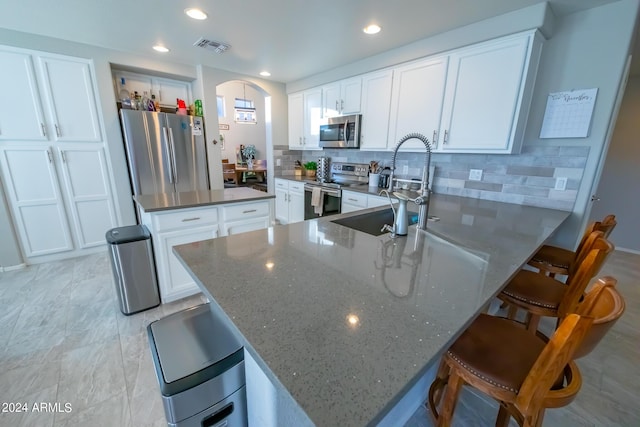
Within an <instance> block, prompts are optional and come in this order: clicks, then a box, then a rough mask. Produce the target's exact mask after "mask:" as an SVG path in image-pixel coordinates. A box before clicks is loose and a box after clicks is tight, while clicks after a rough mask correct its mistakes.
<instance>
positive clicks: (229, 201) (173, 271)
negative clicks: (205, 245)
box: [134, 187, 274, 303]
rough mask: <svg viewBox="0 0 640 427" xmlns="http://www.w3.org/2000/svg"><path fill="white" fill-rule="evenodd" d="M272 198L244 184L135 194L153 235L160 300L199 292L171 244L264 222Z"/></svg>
mask: <svg viewBox="0 0 640 427" xmlns="http://www.w3.org/2000/svg"><path fill="white" fill-rule="evenodd" d="M273 198H274V196H273V195H270V194H267V193H265V192H262V191H257V190H253V189H251V188H247V187H238V188H226V189H224V190H210V191H209V190H206V191H205V190H200V191H183V192H176V193H160V194H151V195H138V196H134V200H135V201H136V203H137V204H138V207H139V208H140V222H141V223H142V224H144V225H146V226H147V228H148V229H149V230H150V232H151V235H152V244H153V252H154V258H155V262H156V270H157V275H158V285H159V289H160V298H161V300H162V302H163V303H167V302H171V301H175V300H177V299H180V298H184V297H187V296H189V295H193V294H195V293H198V292H200V288H199V287H198V285H196V283H195V282H194V281H193V279H192V278H191V276H190V275H189V273H187V271H186V270H185V269H184V267H183V266H182V264H181V263H180V262H179V261H178V259H177V258H176V256H175V255H174V253H173V247H174V246H175V245H180V244H184V243H192V242H197V241H200V240H206V239H213V238H217V237H220V236H229V235H232V234H236V233H243V232H246V231H252V230H259V229H262V228H267V227H268V226H269V225H270V224H271V218H272V214H271V210H272V209H271V202H270V200H269V199H273Z"/></svg>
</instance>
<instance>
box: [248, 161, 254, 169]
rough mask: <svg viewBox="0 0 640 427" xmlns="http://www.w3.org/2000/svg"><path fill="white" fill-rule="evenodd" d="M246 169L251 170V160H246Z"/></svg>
mask: <svg viewBox="0 0 640 427" xmlns="http://www.w3.org/2000/svg"><path fill="white" fill-rule="evenodd" d="M247 169H253V159H247Z"/></svg>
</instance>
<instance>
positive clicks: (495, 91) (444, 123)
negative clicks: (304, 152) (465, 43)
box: [289, 30, 543, 154]
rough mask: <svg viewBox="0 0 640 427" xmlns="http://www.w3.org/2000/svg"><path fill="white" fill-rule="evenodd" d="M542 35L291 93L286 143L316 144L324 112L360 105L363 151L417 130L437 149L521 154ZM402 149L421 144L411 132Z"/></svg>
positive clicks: (334, 113)
mask: <svg viewBox="0 0 640 427" xmlns="http://www.w3.org/2000/svg"><path fill="white" fill-rule="evenodd" d="M542 41H543V39H542V36H541V35H540V34H539V33H538V32H537V31H535V30H532V31H526V32H522V33H519V34H514V35H511V36H506V37H501V38H499V39H495V40H491V41H488V42H483V43H478V44H475V45H472V46H469V47H465V48H461V49H456V50H452V51H450V52H447V53H445V54H440V55H438V56H433V57H427V58H423V59H418V60H415V61H411V62H408V63H404V64H400V65H398V66H395V67H390V68H388V69H385V70H380V71H377V72H372V73H369V74H364V75H361V76H357V77H354V78H350V79H345V80H341V81H338V82H335V83H331V84H327V85H324V86H322V87H321V88H313V89H310V90H308V91H305V92H301V93H297V94H292V95H290V96H289V129H290V132H289V138H290V141H289V145H290V147H291V148H297V149H304V148H314V147H315V148H317V146H318V138H317V131H318V127H319V123H320V122H321V119H322V118H326V117H331V116H337V115H344V114H353V113H358V112H361V113H362V125H361V126H362V130H361V141H360V148H361V149H363V150H393V149H394V148H395V146H396V144H397V143H398V141H400V139H402V138H403V137H404V136H406V135H408V134H411V133H420V134H422V135H424V136H425V137H427V139H428V140H429V141H430V142H431V148H432V150H433V151H435V152H442V153H494V154H510V153H519V152H520V148H521V145H522V137H523V135H524V130H525V126H526V124H527V117H528V115H529V106H530V104H531V96H532V93H533V88H534V83H535V78H536V73H537V69H538V62H539V59H540V52H541V50H542ZM318 90H321V91H322V95H321V98H322V102H321V103H322V108H321V110H322V112H321V114H320V115H318V114H317V112H316V108H315V107H316V106H317V103H318V92H317V91H318ZM309 93H313V94H314V96H313V97H311V98H308V96H307V94H309ZM310 100H311V102H310ZM311 111H313V113H311ZM300 115H303V116H304V117H303V120H300V117H299V116H300ZM292 121H293V122H292ZM301 123H302V124H301ZM301 126H302V128H300V127H301ZM292 130H294V132H292ZM312 132H315V134H312ZM401 150H402V151H424V144H423V143H422V142H420V141H418V140H417V139H411V140H409V141H407V142H406V143H405V144H403V145H402V147H401Z"/></svg>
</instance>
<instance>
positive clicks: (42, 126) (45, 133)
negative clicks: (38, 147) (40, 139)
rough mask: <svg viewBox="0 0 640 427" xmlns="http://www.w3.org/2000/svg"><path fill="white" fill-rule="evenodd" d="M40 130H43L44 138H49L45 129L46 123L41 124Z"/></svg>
mask: <svg viewBox="0 0 640 427" xmlns="http://www.w3.org/2000/svg"><path fill="white" fill-rule="evenodd" d="M40 129H41V130H42V136H47V131H46V130H45V128H44V123H40Z"/></svg>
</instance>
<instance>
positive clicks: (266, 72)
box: [260, 71, 271, 77]
mask: <svg viewBox="0 0 640 427" xmlns="http://www.w3.org/2000/svg"><path fill="white" fill-rule="evenodd" d="M260 75H261V76H262V77H269V76H271V73H270V72H268V71H260Z"/></svg>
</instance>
